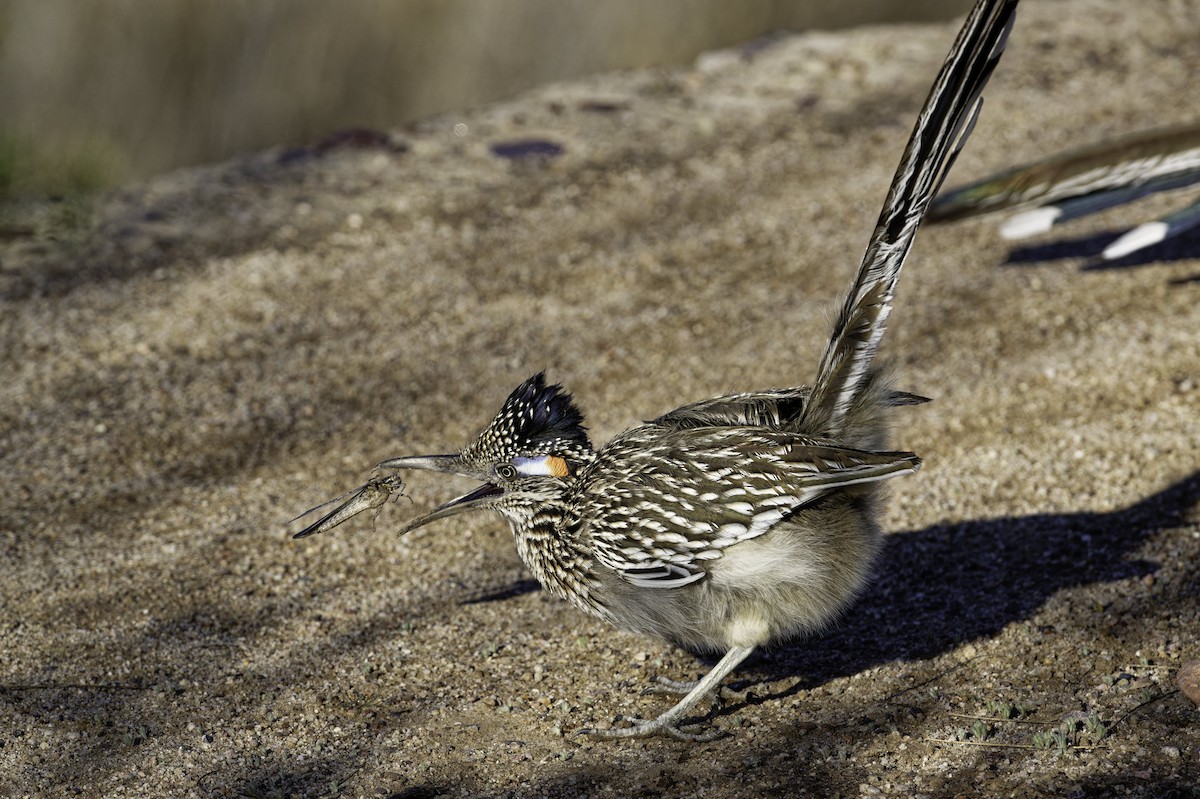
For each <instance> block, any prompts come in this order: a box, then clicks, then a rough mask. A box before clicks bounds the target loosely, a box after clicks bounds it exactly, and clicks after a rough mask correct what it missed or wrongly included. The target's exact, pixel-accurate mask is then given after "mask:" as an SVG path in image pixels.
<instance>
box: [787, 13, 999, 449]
mask: <svg viewBox="0 0 1200 799" xmlns="http://www.w3.org/2000/svg"><path fill="white" fill-rule="evenodd" d="M1016 7H1017V0H979V2H977V3H976V4H975V7H974V8H973V9H972V10H971V14H970V16H968V17H967V20H966V22H965V23H963V28H962V30H961V31H960V32H959V34H958V38H957V39H956V40H955V42H954V46H953V47H952V48H951V49H950V54H949V55H948V56H946V61H945V63H944V64H942V69H941V72H939V73H938V76H937V80H936V81H935V82H934V84H933V88H932V89H931V90H930V92H929V98H928V99H927V100H926V101H925V107H924V109H922V111H921V115H920V116H919V117H918V118H917V124H916V127H915V128H914V129H913V133H912V137H911V138H910V139H909V141H908V146H907V147H906V148H905V150H904V155H903V156H902V157H901V159H900V166H899V168H898V169H897V170H896V176H895V178H893V179H892V187H891V189H890V190H889V191H888V195H887V200H886V201H885V202H884V204H883V210H882V211H881V212H880V214H879V222H878V223H877V224H876V226H875V233H874V234H873V235H872V236H871V243H870V244H869V245H868V246H867V252H866V255H864V256H863V262H862V266H861V267H859V272H858V277H857V279H856V280H855V281H854V287H853V288H852V289H851V290H850V294H849V296H848V297H847V298H846V304H845V305H844V306H843V308H842V311H841V313H840V314H839V315H838V318H837V322H836V324H835V325H834V328H833V335H832V336H831V337H830V340H829V345H828V346H827V347H826V349H825V354H824V356H823V357H822V358H821V366H820V369H819V370H818V372H817V379H816V382H815V383H814V384H813V390H812V394H811V396H810V399H809V402H808V404H807V407H806V408H805V411H804V415H803V421H802V426H803V428H804V429H806V430H811V431H820V432H821V434H823V435H828V436H837V435H838V434H839V433H840V432H841V431H842V428H843V425H844V422H845V420H846V414H847V412H848V411H849V410H850V408H851V407H852V406H853V405H854V402H855V400H856V399H857V398H858V396H859V394H860V393H861V392H862V391H863V389H864V388H865V387H866V386H867V384H868V382H869V381H868V378H869V376H870V371H871V362H872V360H873V359H874V357H875V351H876V349H877V348H878V346H879V339H880V337H881V336H882V335H883V330H884V326H885V323H886V322H887V317H888V312H889V311H890V310H891V308H892V298H893V296H894V292H895V288H896V278H897V276H898V275H899V274H900V267H901V266H903V265H904V259H905V257H906V256H907V255H908V251H909V249H910V248H911V247H912V243H913V237H914V236H916V233H917V228H918V227H919V226H920V224H921V220H922V219H923V218H924V216H925V211H926V209H927V208H928V207H929V202H930V200H931V199H932V198H933V195H934V194H936V193H937V191H938V189H940V188H941V184H942V180H943V179H944V178H945V176H946V173H947V172H948V171H949V170H950V166H951V165H952V164H953V163H954V159H955V157H956V156H957V155H958V151H959V150H960V149H961V148H962V145H963V143H964V142H965V141H966V139H967V137H968V136H969V135H970V133H971V128H972V127H973V126H974V124H975V119H976V118H977V117H978V115H979V109H980V106H981V104H982V97H981V96H980V95H981V93H982V92H983V87H984V86H985V85H986V84H987V82H988V78H989V77H991V74H992V70H993V69H995V67H996V64H997V62H998V61H999V60H1000V55H1001V53H1002V52H1003V51H1004V45H1005V42H1006V41H1007V39H1008V33H1009V31H1010V30H1011V29H1012V24H1013V15H1014V13H1015V11H1016Z"/></svg>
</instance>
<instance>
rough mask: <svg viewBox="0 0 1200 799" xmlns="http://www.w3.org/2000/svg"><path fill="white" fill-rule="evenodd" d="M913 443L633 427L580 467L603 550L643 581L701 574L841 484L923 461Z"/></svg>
mask: <svg viewBox="0 0 1200 799" xmlns="http://www.w3.org/2000/svg"><path fill="white" fill-rule="evenodd" d="M920 465H921V461H920V459H919V458H918V457H917V456H916V455H913V454H912V453H909V452H864V451H861V450H854V449H847V448H844V447H837V446H834V445H832V444H829V443H827V442H821V441H816V440H813V439H807V438H803V437H799V436H796V435H791V434H787V433H780V432H773V431H763V430H761V429H754V428H746V427H725V428H714V429H709V430H689V431H687V432H686V434H677V433H676V432H675V431H668V432H666V433H663V432H662V431H660V430H656V429H654V428H653V427H650V426H647V427H641V428H636V429H634V430H632V431H630V432H629V433H627V434H625V435H624V436H622V437H621V438H619V439H617V440H615V441H614V442H612V443H611V444H609V445H608V446H607V447H605V448H604V449H603V450H602V451H601V452H600V453H599V454H598V457H597V460H596V461H595V462H594V463H593V464H591V465H590V466H589V468H588V472H587V474H585V475H581V476H580V489H581V491H582V492H584V494H585V495H586V496H587V497H588V501H587V503H586V504H587V510H586V511H585V512H584V513H583V519H582V520H583V522H584V527H585V528H586V529H587V531H588V533H589V534H590V536H591V543H592V549H593V552H594V553H595V557H596V560H597V561H599V562H600V563H602V564H603V565H605V566H608V567H609V568H611V569H614V570H615V571H617V572H618V573H619V574H620V575H621V576H622V577H623V578H624V579H625V580H627V581H629V582H630V583H632V584H634V585H636V586H639V587H644V588H678V587H680V586H684V585H688V584H689V583H693V582H695V581H697V580H700V579H703V578H704V576H705V574H706V573H707V568H706V564H707V563H709V562H711V561H713V560H715V559H717V558H719V557H721V554H722V552H723V551H724V550H725V549H727V548H728V547H730V546H732V545H734V544H736V543H739V542H741V541H748V540H750V539H752V538H757V537H758V536H760V535H762V534H763V533H766V532H767V531H769V530H770V529H771V528H773V527H774V526H775V525H776V524H778V523H779V522H780V521H781V520H783V519H785V518H786V517H787V516H788V515H789V514H791V513H793V512H795V511H796V510H797V509H799V508H802V507H804V506H805V505H807V504H808V503H811V502H813V501H814V500H817V499H818V498H820V497H822V496H824V495H825V494H828V493H829V492H830V491H833V490H835V489H838V488H843V487H845V486H850V485H854V484H858V483H870V482H875V481H878V480H886V479H888V478H891V477H896V476H898V475H901V474H907V473H909V472H913V471H916V470H917V469H918V468H920Z"/></svg>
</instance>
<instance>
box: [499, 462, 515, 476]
mask: <svg viewBox="0 0 1200 799" xmlns="http://www.w3.org/2000/svg"><path fill="white" fill-rule="evenodd" d="M496 475H497V476H498V477H500V478H501V479H504V480H514V479H516V477H517V467H516V466H513V465H512V464H511V463H501V464H499V465H498V466H496Z"/></svg>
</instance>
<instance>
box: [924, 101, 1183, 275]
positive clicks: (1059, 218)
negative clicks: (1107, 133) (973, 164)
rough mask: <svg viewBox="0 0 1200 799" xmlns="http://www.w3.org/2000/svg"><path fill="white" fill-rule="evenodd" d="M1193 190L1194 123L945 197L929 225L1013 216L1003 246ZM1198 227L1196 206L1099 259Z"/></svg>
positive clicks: (1055, 158)
mask: <svg viewBox="0 0 1200 799" xmlns="http://www.w3.org/2000/svg"><path fill="white" fill-rule="evenodd" d="M1193 183H1200V124H1192V125H1185V126H1180V127H1175V128H1166V129H1162V130H1150V131H1142V132H1140V133H1135V134H1132V135H1129V136H1124V137H1120V138H1117V139H1113V140H1111V141H1104V142H1099V143H1097V144H1092V145H1089V146H1087V147H1081V148H1079V149H1077V150H1071V151H1069V152H1064V153H1058V154H1056V155H1052V156H1050V157H1049V158H1046V159H1043V160H1041V161H1037V162H1035V163H1032V164H1025V165H1022V166H1018V167H1014V168H1012V169H1009V170H1007V171H1005V172H1001V173H999V174H996V175H992V176H990V177H986V178H984V179H982V180H978V181H975V182H974V183H970V184H968V185H966V186H960V187H958V188H956V189H952V190H950V191H947V192H944V193H943V194H940V195H938V197H937V198H936V199H934V201H933V204H932V205H930V206H929V221H930V222H950V221H953V220H956V219H962V218H964V217H968V216H975V215H978V214H987V213H991V212H993V211H1008V212H1009V213H1011V214H1012V216H1010V217H1009V218H1008V219H1007V220H1006V221H1005V222H1004V224H1002V225H1001V226H1000V235H1001V236H1003V237H1004V238H1006V239H1020V238H1025V237H1026V236H1033V235H1035V234H1038V233H1044V232H1045V231H1047V230H1049V229H1050V228H1051V227H1053V226H1055V225H1060V224H1062V223H1063V222H1068V221H1070V220H1072V219H1078V218H1079V217H1081V216H1086V215H1088V214H1094V213H1096V212H1098V211H1103V210H1105V209H1106V208H1111V207H1113V206H1115V205H1122V204H1124V203H1128V202H1133V201H1134V200H1136V199H1138V198H1140V197H1144V196H1146V195H1147V194H1153V193H1154V192H1159V191H1168V190H1170V189H1178V188H1183V187H1184V186H1190V185H1192V184H1193ZM1196 225H1200V199H1197V200H1196V201H1194V202H1193V203H1192V204H1191V205H1189V206H1186V207H1184V208H1181V209H1179V210H1178V211H1175V212H1173V213H1171V214H1168V215H1167V216H1164V217H1162V218H1161V219H1156V220H1154V221H1151V222H1145V223H1143V224H1141V225H1138V226H1137V227H1135V228H1133V229H1132V230H1130V231H1128V232H1126V233H1124V234H1122V235H1121V236H1118V237H1117V238H1116V239H1114V240H1113V241H1112V242H1111V243H1109V244H1108V246H1106V247H1105V248H1104V251H1103V252H1102V253H1101V254H1102V256H1103V257H1104V258H1105V259H1106V260H1113V259H1117V258H1124V257H1125V256H1126V255H1129V254H1131V253H1134V252H1137V251H1138V250H1141V249H1143V248H1145V247H1149V246H1152V245H1154V244H1158V243H1160V242H1162V241H1165V240H1167V239H1169V238H1171V237H1173V236H1178V235H1179V234H1180V233H1183V232H1184V231H1187V230H1190V229H1192V228H1193V227H1195V226H1196Z"/></svg>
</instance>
